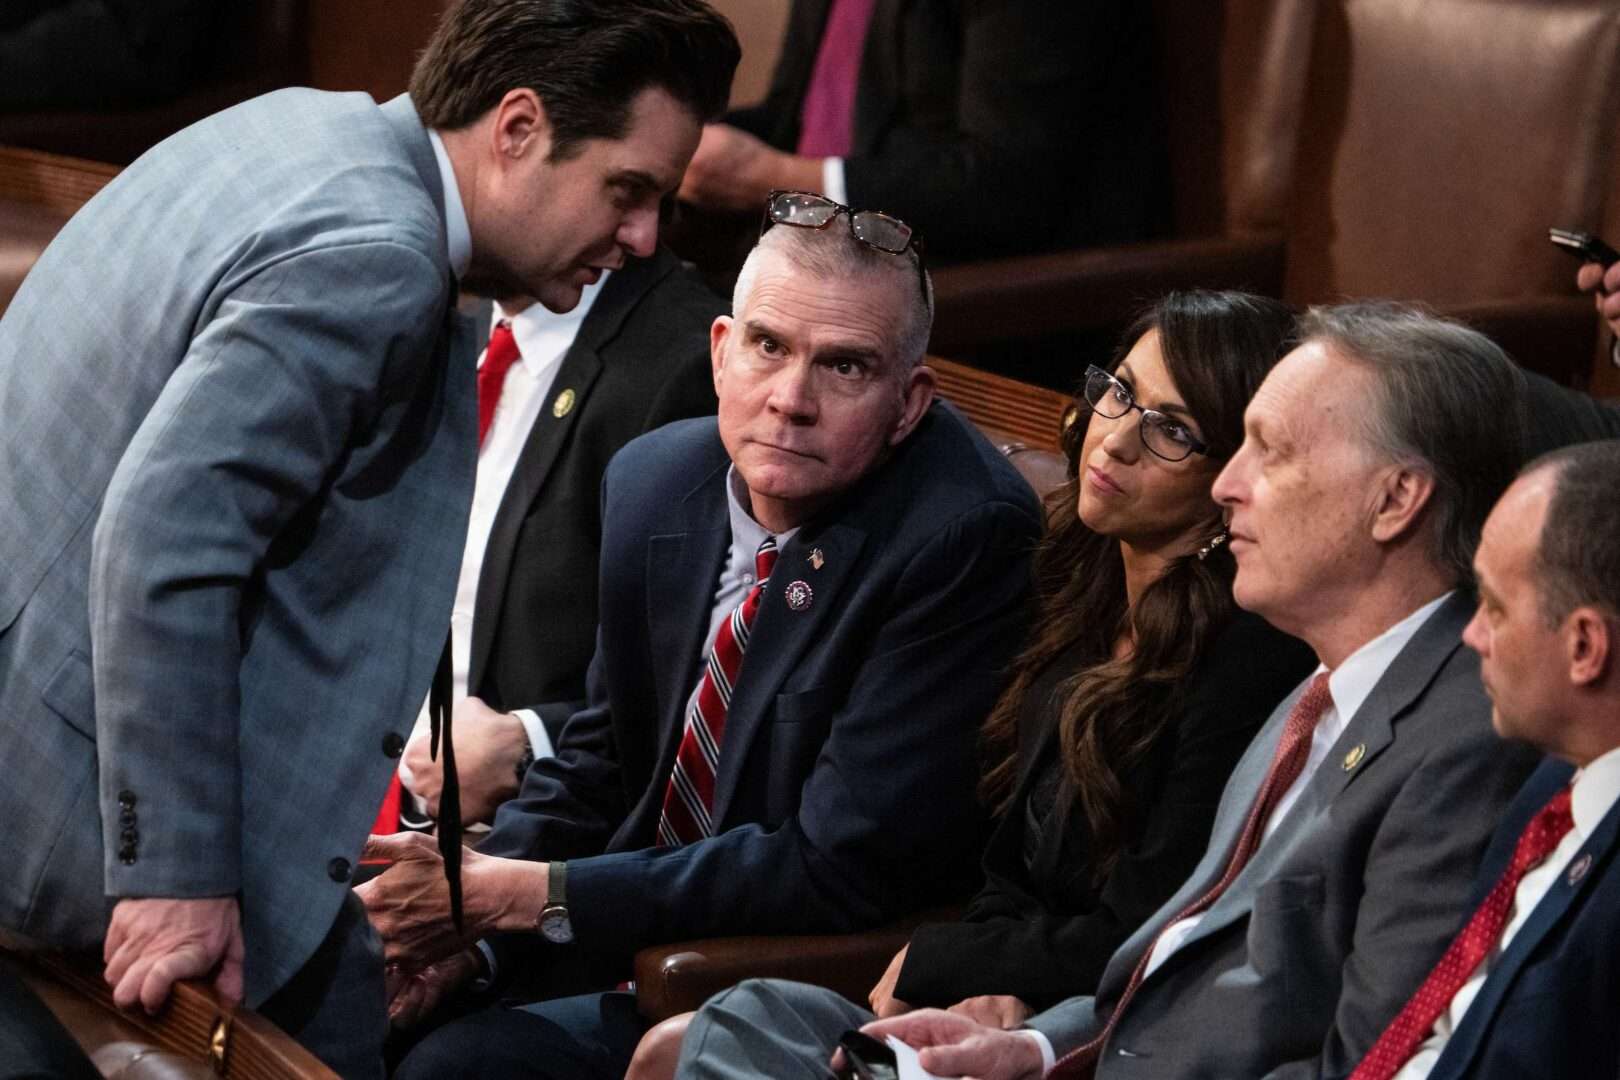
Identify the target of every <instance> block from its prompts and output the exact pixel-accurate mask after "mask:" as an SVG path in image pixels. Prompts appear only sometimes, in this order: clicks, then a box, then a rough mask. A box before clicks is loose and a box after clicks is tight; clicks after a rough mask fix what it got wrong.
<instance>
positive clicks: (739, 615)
mask: <svg viewBox="0 0 1620 1080" xmlns="http://www.w3.org/2000/svg"><path fill="white" fill-rule="evenodd" d="M775 565H776V537H774V536H767V537H766V538H765V542H764V543H762V544H760V545H759V551H758V552H757V553H756V554H755V555H754V576H755V581H754V587H753V588H752V589H749V590H748V595H747V596H746V597H744V598H743V602H742V603H741V604H738V605H737V609H736V610H735V611H733V612H732V613H731V615H730V617H729V618H727V619H726V620H725V621H724V622H722V623H721V624H720V628H719V629H718V630H716V631H715V633H714V645H713V646H712V647H711V648H710V649H709V661H708V663H707V664H705V665H704V668H703V680H702V681H701V682H699V683H698V692H697V697H696V699H695V700H694V701H693V702H692V708H691V710H690V711H688V712H687V714H686V728H685V729H684V730H683V731H682V732H681V745H680V748H679V749H677V750H676V751H675V766H674V768H672V769H671V770H670V773H669V787H668V788H666V789H665V791H664V811H663V813H662V814H660V815H659V818H658V843H659V845H660V846H662V847H680V846H681V845H682V844H690V843H692V842H693V841H694V840H702V839H703V838H704V837H706V836H713V835H714V822H713V820H712V819H711V817H710V814H711V813H712V811H713V810H714V778H715V776H716V774H717V773H718V772H719V769H720V741H721V740H722V739H723V738H725V734H726V711H727V710H728V709H729V708H730V707H731V689H732V687H734V686H736V685H737V673H738V672H740V671H741V670H742V661H743V651H744V650H745V649H747V648H748V631H749V630H750V629H751V628H752V627H753V625H754V618H755V617H756V616H757V615H758V614H759V598H760V594H761V593H763V592H764V590H765V581H766V579H767V578H769V577H770V576H771V569H772V568H773V567H774V566H775Z"/></svg>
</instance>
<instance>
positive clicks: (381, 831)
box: [371, 319, 521, 836]
mask: <svg viewBox="0 0 1620 1080" xmlns="http://www.w3.org/2000/svg"><path fill="white" fill-rule="evenodd" d="M520 355H521V354H520V353H519V352H518V347H517V339H516V338H514V337H513V336H512V324H511V323H510V322H508V321H506V320H505V319H502V320H500V321H499V322H497V323H496V324H495V328H494V330H492V331H490V335H489V348H488V349H487V350H486V351H485V353H484V362H483V364H481V365H480V366H479V368H478V445H479V446H483V445H484V436H485V435H487V434H489V425H490V422H491V421H492V420H494V419H495V406H496V405H498V404H499V403H500V400H501V387H502V386H504V385H506V373H507V372H508V371H510V370H511V369H512V365H513V364H514V363H516V362H517V360H518V357H519V356H520ZM403 798H404V793H403V791H402V788H401V785H400V782H399V772H398V770H395V772H394V775H393V778H392V779H390V780H389V781H388V790H387V791H386V792H385V793H384V794H383V801H382V806H381V807H380V808H379V809H378V810H377V821H376V823H375V824H373V825H372V826H371V831H372V832H374V833H376V834H377V835H379V836H386V835H388V834H390V833H396V832H398V831H399V807H400V802H401V800H402V799H403Z"/></svg>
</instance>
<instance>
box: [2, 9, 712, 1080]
mask: <svg viewBox="0 0 1620 1080" xmlns="http://www.w3.org/2000/svg"><path fill="white" fill-rule="evenodd" d="M737 56H738V46H737V43H736V39H735V37H734V35H733V34H732V32H731V30H730V27H729V26H728V25H727V24H726V23H725V21H724V20H723V19H722V18H720V17H719V16H718V15H716V14H715V13H714V12H713V11H712V9H710V8H709V7H708V6H707V4H706V3H704V2H703V0H577V2H572V3H566V4H565V3H562V2H561V0H461V2H459V3H456V4H453V5H452V6H451V7H450V9H449V10H448V12H447V13H446V15H445V17H444V19H443V21H442V22H441V24H440V26H439V28H438V30H437V32H436V33H435V36H434V38H433V40H432V42H431V43H430V44H429V47H428V49H427V51H426V52H425V53H424V55H423V57H422V59H421V61H420V62H419V64H418V66H417V70H416V72H415V74H414V75H413V78H412V86H411V93H410V94H409V95H402V96H401V97H399V98H396V99H395V100H393V101H391V102H389V103H387V104H385V105H382V106H380V107H379V106H378V105H377V104H375V103H374V102H373V101H372V100H371V99H370V98H369V97H367V96H365V95H363V94H326V93H318V92H315V91H309V90H288V91H281V92H278V93H275V94H272V95H268V96H266V97H263V98H259V99H256V100H254V101H250V102H247V103H245V104H243V105H240V106H237V107H235V108H232V109H229V110H227V111H225V112H223V113H221V114H219V115H217V116H214V117H212V118H210V119H208V120H205V121H203V122H202V123H200V124H197V125H196V126H194V127H192V128H189V129H187V130H186V131H184V132H181V133H180V134H179V135H176V136H175V137H173V138H172V139H170V140H168V141H167V142H165V143H163V144H162V145H160V146H159V147H157V148H156V149H154V150H153V151H151V152H150V153H148V154H147V155H146V156H145V157H143V158H142V159H141V160H140V161H138V162H136V163H135V164H134V165H132V166H131V167H130V168H129V169H127V170H126V171H125V172H124V173H123V174H122V175H121V176H120V177H118V178H117V179H116V180H114V181H113V183H112V184H110V185H109V186H108V187H107V188H106V190H105V191H103V192H102V193H101V194H100V195H98V196H97V197H96V198H95V199H94V200H92V201H91V202H90V203H89V204H88V205H87V206H86V207H85V208H84V210H83V211H81V212H80V213H79V214H78V215H77V216H76V217H75V218H74V219H73V220H72V221H71V222H69V224H68V225H67V226H66V227H65V228H64V229H63V230H62V232H61V234H60V235H59V236H58V238H57V239H56V241H55V242H54V243H53V244H52V245H51V246H50V248H49V249H48V250H47V251H46V252H45V253H44V255H43V256H42V257H41V258H40V260H39V262H38V264H37V265H36V266H35V268H34V270H33V272H32V273H31V274H30V276H29V277H28V279H27V280H26V281H25V282H24V284H23V286H22V289H21V290H20V292H19V293H18V294H17V296H16V298H15V300H14V301H13V302H12V304H11V306H10V308H9V309H8V310H7V312H6V314H5V317H4V320H3V321H0V416H4V417H5V421H4V424H3V426H0V476H3V478H4V479H3V482H0V568H3V572H0V745H4V746H5V748H6V753H7V755H8V768H7V770H6V772H7V774H8V778H7V781H6V782H5V783H4V784H0V815H3V817H4V820H6V821H7V822H8V828H7V829H6V830H4V832H3V833H0V864H3V865H5V867H6V873H5V875H4V877H3V880H0V925H3V926H5V927H8V928H10V929H12V930H15V931H17V932H20V933H21V934H23V935H24V936H26V937H27V938H29V939H31V940H33V941H35V942H39V943H46V944H51V945H57V946H67V947H91V946H94V945H95V944H96V943H98V942H103V941H104V946H103V949H104V956H105V958H106V960H107V961H108V968H107V979H108V982H109V983H110V984H112V985H113V986H114V996H115V999H116V1000H117V1001H118V1002H119V1004H121V1005H126V1006H127V1005H133V1004H134V1003H136V1002H137V1001H139V1002H140V1003H141V1004H143V1005H144V1006H145V1007H146V1008H148V1009H156V1008H157V1007H158V1006H159V1005H160V1004H161V1003H162V1002H163V1000H164V999H165V998H166V997H167V995H168V991H169V987H170V986H171V984H172V983H173V981H174V980H175V979H176V978H183V977H189V976H200V975H207V974H210V973H216V972H217V976H218V978H217V985H218V986H219V988H220V990H221V991H222V992H223V993H224V994H225V995H226V996H228V997H245V1000H246V1001H247V1003H248V1004H249V1005H250V1006H253V1007H255V1008H259V1009H261V1010H262V1011H263V1012H265V1013H266V1014H267V1015H269V1016H270V1017H271V1018H272V1019H273V1020H275V1021H276V1022H278V1023H280V1024H281V1025H282V1026H283V1027H285V1028H286V1029H288V1030H289V1031H290V1032H292V1033H293V1034H294V1035H295V1036H297V1037H298V1038H299V1039H300V1040H301V1041H303V1042H305V1043H306V1045H309V1046H310V1047H311V1048H312V1049H314V1050H315V1051H316V1052H317V1053H318V1054H319V1055H320V1056H322V1057H323V1058H325V1059H326V1060H327V1061H328V1062H329V1063H331V1064H333V1065H334V1067H337V1068H338V1069H339V1071H341V1072H343V1073H344V1074H345V1075H380V1070H381V1062H380V1053H379V1050H380V1045H381V1040H382V1037H383V1035H384V1033H385V1030H386V1019H385V1013H384V1002H383V981H382V969H381V959H380V948H379V947H378V945H377V942H376V938H375V935H374V934H373V933H372V932H371V930H370V927H369V925H368V924H367V923H366V920H365V918H364V914H363V912H362V911H361V909H360V907H359V904H358V902H357V901H356V900H355V899H354V898H353V897H352V895H351V893H350V890H349V886H348V880H349V877H350V874H351V871H352V867H353V864H354V862H355V860H356V858H357V856H358V854H359V851H360V847H361V845H362V843H363V841H364V840H365V835H366V826H367V825H368V824H369V823H370V822H371V820H372V818H373V816H374V815H375V813H376V808H377V804H378V802H379V801H380V799H381V797H382V793H383V790H384V788H385V786H386V785H387V783H388V779H389V775H390V773H391V772H392V768H393V764H394V763H393V760H392V759H393V758H395V757H397V756H398V755H399V753H400V750H401V748H402V747H403V745H404V739H403V734H404V733H405V732H406V731H408V730H409V728H410V725H411V720H412V717H413V716H414V714H415V711H416V707H417V705H418V704H419V703H420V701H421V700H422V697H423V694H424V693H425V692H426V689H427V685H428V682H429V678H430V676H431V674H432V672H433V670H434V667H435V664H436V662H437V661H438V658H439V656H440V655H441V652H442V648H443V644H444V627H445V625H446V619H447V618H448V616H449V611H450V604H451V593H452V590H453V589H454V583H455V578H456V575H455V572H454V571H455V567H456V566H457V563H458V560H459V558H460V555H461V550H462V545H463V539H464V534H465V525H466V519H467V509H468V500H469V498H470V494H471V489H472V482H473V465H474V455H475V453H476V447H477V436H476V407H475V400H474V398H475V392H474V372H473V369H472V365H471V364H470V363H468V364H467V365H466V367H465V368H464V369H461V370H452V366H451V365H450V364H449V362H448V358H449V357H450V356H452V355H461V356H466V357H469V358H470V357H471V356H474V355H476V353H477V349H476V348H462V349H457V348H454V347H453V342H452V337H453V327H454V326H455V325H456V324H455V321H454V318H453V316H454V313H453V305H454V301H455V297H456V293H457V288H458V285H459V286H460V287H462V288H465V289H467V290H469V291H476V292H485V293H492V294H511V293H526V294H529V295H533V296H536V297H538V298H539V299H540V300H541V301H542V302H543V303H545V304H546V305H547V306H548V307H550V308H552V309H553V310H557V311H566V310H568V309H569V308H571V307H572V306H573V305H574V304H576V303H577V302H578V299H579V295H580V290H581V289H582V288H583V287H584V286H585V285H586V284H589V283H590V282H592V281H594V280H595V279H596V278H597V277H598V276H599V275H600V273H601V271H602V270H603V269H606V268H612V267H617V266H618V265H620V264H621V262H622V260H623V259H624V257H625V255H626V253H634V254H637V255H650V254H651V253H652V250H653V247H654V243H655V237H656V231H657V224H658V210H659V204H660V200H661V198H662V197H663V196H664V195H665V194H666V193H668V192H670V191H672V190H673V189H674V188H675V186H676V185H677V184H678V182H679V180H680V176H681V173H682V170H683V169H684V167H685V165H686V162H687V160H688V159H689V158H690V156H691V153H692V150H693V147H694V146H695V145H696V142H697V138H698V132H699V128H700V125H701V123H702V121H703V120H704V119H705V118H707V117H709V116H712V115H714V114H716V113H717V112H718V110H719V109H720V108H721V107H723V105H724V103H725V98H726V93H727V89H728V87H729V85H730V79H731V74H732V71H733V69H734V67H735V63H736V60H737ZM104 841H105V842H104ZM3 1023H5V1017H0V1024H3Z"/></svg>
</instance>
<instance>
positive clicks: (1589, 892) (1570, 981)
mask: <svg viewBox="0 0 1620 1080" xmlns="http://www.w3.org/2000/svg"><path fill="white" fill-rule="evenodd" d="M1572 772H1573V770H1572V768H1571V767H1570V766H1569V765H1567V764H1565V763H1564V762H1561V761H1552V760H1549V761H1547V762H1546V763H1545V764H1544V765H1542V766H1541V768H1540V769H1538V770H1537V771H1536V773H1535V774H1534V775H1533V776H1531V777H1530V780H1529V782H1527V783H1526V784H1525V786H1524V790H1523V791H1521V792H1520V793H1519V797H1518V798H1517V799H1516V800H1515V801H1514V803H1513V805H1512V806H1511V807H1510V808H1509V809H1508V812H1507V814H1506V815H1505V816H1504V817H1503V818H1502V824H1501V827H1500V828H1498V829H1497V830H1496V836H1495V838H1494V839H1492V841H1491V846H1490V849H1489V850H1488V851H1487V852H1486V853H1485V859H1484V861H1483V862H1482V863H1481V864H1480V869H1479V881H1478V883H1477V884H1478V892H1477V894H1476V896H1475V897H1474V904H1473V905H1472V906H1471V907H1470V911H1472V907H1473V906H1478V904H1479V902H1480V901H1482V900H1483V899H1484V897H1485V894H1486V893H1488V892H1489V891H1490V889H1491V886H1492V885H1493V884H1494V883H1495V882H1496V879H1497V878H1499V877H1501V876H1502V873H1503V872H1504V871H1505V870H1506V868H1507V865H1508V863H1509V862H1511V861H1512V858H1513V848H1514V845H1515V844H1517V843H1518V839H1519V834H1520V833H1521V832H1523V831H1524V828H1525V826H1526V825H1528V824H1529V823H1530V819H1531V818H1532V817H1534V816H1535V814H1536V811H1538V810H1540V809H1541V808H1542V807H1543V806H1544V805H1546V803H1547V800H1548V799H1550V798H1552V797H1553V795H1554V794H1555V793H1556V792H1557V791H1558V789H1559V788H1561V787H1563V786H1565V785H1566V784H1568V783H1569V779H1570V775H1571V773H1572ZM1617 848H1620V805H1616V806H1613V807H1610V809H1609V812H1608V813H1607V814H1605V815H1604V816H1603V821H1602V823H1601V824H1599V825H1598V827H1597V829H1596V830H1595V831H1594V832H1593V833H1592V835H1591V837H1589V838H1588V839H1587V841H1586V843H1585V844H1583V845H1582V846H1581V849H1580V851H1578V852H1576V853H1575V857H1574V858H1573V859H1571V860H1570V863H1569V867H1568V868H1567V869H1566V870H1565V872H1564V873H1563V874H1562V875H1560V876H1559V878H1558V880H1557V882H1556V883H1555V884H1554V885H1553V887H1552V889H1551V890H1550V891H1549V892H1548V893H1547V894H1546V895H1545V896H1544V897H1542V899H1541V902H1540V903H1539V904H1537V905H1536V909H1535V911H1534V912H1532V913H1531V915H1530V918H1529V919H1528V920H1527V921H1526V922H1525V924H1524V925H1523V926H1522V927H1520V928H1519V932H1518V933H1517V934H1516V935H1514V938H1513V940H1512V941H1511V942H1509V943H1508V947H1507V949H1506V950H1504V951H1503V953H1502V955H1501V957H1500V958H1498V960H1497V962H1496V967H1495V969H1494V970H1493V971H1492V972H1491V974H1490V977H1489V978H1487V979H1486V980H1485V985H1484V987H1483V988H1482V989H1481V990H1480V992H1479V996H1478V997H1476V998H1475V999H1474V1002H1473V1004H1472V1005H1470V1006H1469V1007H1468V1011H1467V1013H1465V1014H1464V1015H1463V1019H1462V1023H1461V1024H1458V1025H1457V1030H1456V1031H1454V1032H1452V1035H1451V1039H1450V1040H1449V1041H1448V1042H1447V1043H1446V1047H1445V1050H1443V1051H1442V1052H1441V1054H1440V1058H1439V1060H1438V1061H1436V1062H1435V1065H1434V1069H1433V1071H1432V1072H1430V1073H1429V1077H1430V1080H1460V1078H1462V1077H1469V1078H1471V1080H1497V1078H1500V1080H1518V1078H1520V1077H1526V1076H1556V1077H1558V1080H1588V1078H1590V1080H1614V1077H1615V1076H1616V1075H1617V1074H1620V1024H1616V1022H1615V1017H1616V1014H1617V1006H1620V953H1617V952H1616V950H1615V942H1616V940H1617V939H1620V862H1617V861H1616V858H1615V851H1616V849H1617ZM1588 860H1590V861H1588ZM1581 866H1585V868H1586V869H1585V872H1584V874H1581V875H1580V876H1579V877H1578V878H1577V880H1575V881H1574V883H1573V884H1572V883H1571V877H1572V875H1573V874H1575V873H1576V870H1577V868H1578V867H1581ZM1459 925H1460V924H1459Z"/></svg>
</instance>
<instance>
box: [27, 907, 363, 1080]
mask: <svg viewBox="0 0 1620 1080" xmlns="http://www.w3.org/2000/svg"><path fill="white" fill-rule="evenodd" d="M0 964H4V965H6V966H7V967H9V968H10V969H11V970H13V971H14V972H15V973H16V974H17V975H18V977H19V978H21V979H22V981H23V983H24V984H26V985H27V986H28V988H29V989H30V990H32V991H33V992H34V993H35V994H36V995H37V996H38V997H39V999H40V1000H41V1001H43V1002H44V1003H45V1006H46V1008H48V1009H49V1010H50V1011H51V1013H52V1014H54V1015H55V1017H56V1018H57V1020H59V1021H60V1022H61V1023H62V1026H63V1027H65V1028H66V1029H67V1030H68V1033H69V1034H71V1035H72V1036H73V1038H74V1040H75V1041H77V1042H78V1044H79V1046H80V1047H82V1048H83V1049H84V1051H85V1053H87V1054H88V1055H90V1059H91V1061H93V1062H94V1063H95V1065H96V1068H97V1069H98V1070H100V1071H101V1073H102V1075H103V1076H105V1077H108V1078H109V1080H209V1078H219V1077H225V1078H227V1080H335V1078H336V1075H337V1074H336V1073H334V1072H332V1071H331V1070H330V1069H328V1068H326V1066H324V1065H322V1064H321V1063H320V1062H319V1061H318V1060H316V1058H315V1057H314V1056H313V1055H312V1054H310V1052H309V1051H307V1050H305V1049H304V1048H303V1047H302V1046H299V1045H298V1044H297V1043H295V1042H294V1041H293V1040H292V1039H291V1038H289V1037H288V1036H287V1035H286V1034H285V1033H284V1032H282V1031H280V1030H279V1029H277V1028H276V1027H275V1026H274V1025H272V1024H271V1023H270V1022H269V1021H267V1020H265V1019H264V1018H263V1017H261V1016H259V1015H257V1014H256V1013H253V1012H251V1011H249V1010H247V1009H243V1008H238V1007H235V1006H230V1005H226V1004H224V1003H222V1002H221V1001H220V1000H219V998H218V997H217V996H216V995H215V994H214V992H213V989H212V988H211V987H209V986H207V985H206V984H203V983H198V982H190V981H187V982H181V983H177V984H176V985H175V988H174V992H173V994H172V996H171V997H170V1000H169V1003H168V1004H167V1005H165V1006H164V1007H163V1009H162V1010H161V1011H160V1012H159V1013H158V1014H157V1015H156V1016H147V1015H146V1013H145V1012H143V1011H141V1010H139V1009H131V1010H120V1009H118V1008H117V1007H116V1006H114V1005H113V1003H112V992H111V991H110V990H109V989H108V988H107V984H106V983H105V982H104V981H103V980H102V978H101V964H100V962H99V959H98V958H97V957H95V956H88V955H86V956H78V955H68V954H62V953H43V952H37V951H31V949H30V947H28V946H27V943H26V942H24V941H22V940H21V939H20V938H17V937H16V936H15V935H12V934H10V933H7V932H4V931H0Z"/></svg>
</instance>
